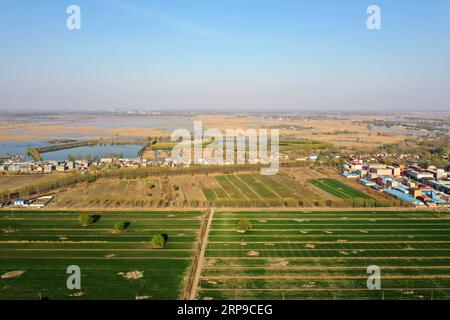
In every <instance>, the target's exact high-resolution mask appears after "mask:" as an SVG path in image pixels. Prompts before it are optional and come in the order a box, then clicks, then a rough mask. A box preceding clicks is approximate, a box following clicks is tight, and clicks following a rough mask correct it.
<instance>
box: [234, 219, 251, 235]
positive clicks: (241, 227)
mask: <svg viewBox="0 0 450 320" xmlns="http://www.w3.org/2000/svg"><path fill="white" fill-rule="evenodd" d="M237 229H238V231H244V232H245V231H248V230H251V229H252V223H251V222H250V220H249V219H241V220H239V221H238V223H237Z"/></svg>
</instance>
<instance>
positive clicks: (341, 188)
mask: <svg viewBox="0 0 450 320" xmlns="http://www.w3.org/2000/svg"><path fill="white" fill-rule="evenodd" d="M309 182H310V183H312V184H313V185H315V186H316V187H318V188H320V189H322V190H324V191H326V192H328V193H330V194H332V195H334V196H336V197H338V198H341V199H358V198H359V199H366V200H372V199H373V197H371V196H369V195H368V194H366V193H364V192H361V191H359V190H356V189H354V188H352V187H350V186H348V185H346V184H344V183H342V182H339V181H337V180H335V179H330V178H323V179H312V180H310V181H309Z"/></svg>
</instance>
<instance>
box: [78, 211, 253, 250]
mask: <svg viewBox="0 0 450 320" xmlns="http://www.w3.org/2000/svg"><path fill="white" fill-rule="evenodd" d="M98 220H100V215H91V214H85V213H82V214H80V215H79V216H78V221H79V222H80V224H81V226H82V227H88V226H90V225H92V224H93V223H95V222H97V221H98ZM129 225H130V223H129V222H128V221H117V222H116V223H115V224H114V231H115V232H116V233H120V232H122V231H125V230H126V229H127V228H128V227H129ZM246 227H247V226H246V225H243V228H246ZM168 239H169V235H168V234H167V233H161V234H156V235H154V236H153V237H152V238H151V240H150V246H151V247H152V248H153V249H161V248H164V247H165V245H166V243H167V241H168Z"/></svg>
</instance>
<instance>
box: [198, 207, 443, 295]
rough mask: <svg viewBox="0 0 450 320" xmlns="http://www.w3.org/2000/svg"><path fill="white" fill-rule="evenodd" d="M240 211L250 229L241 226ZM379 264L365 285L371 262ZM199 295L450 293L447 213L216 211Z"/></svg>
mask: <svg viewBox="0 0 450 320" xmlns="http://www.w3.org/2000/svg"><path fill="white" fill-rule="evenodd" d="M241 218H248V219H250V220H251V222H252V225H253V228H252V230H251V231H249V232H247V233H245V234H243V233H238V232H237V231H236V223H237V221H239V219H241ZM371 265H377V266H379V267H380V268H381V288H382V289H381V290H368V289H367V286H366V281H367V278H368V276H369V275H368V274H367V267H368V266H371ZM197 296H198V298H199V299H205V298H214V299H383V298H384V299H450V215H449V214H440V215H437V214H436V213H432V212H401V211H398V212H389V211H385V212H370V211H366V212H358V211H353V212H345V211H343V212H273V211H272V212H233V213H230V212H218V213H215V214H214V220H213V224H212V229H211V231H210V234H209V238H208V246H207V250H206V253H205V265H204V267H203V269H202V277H201V282H200V286H199V290H198V294H197Z"/></svg>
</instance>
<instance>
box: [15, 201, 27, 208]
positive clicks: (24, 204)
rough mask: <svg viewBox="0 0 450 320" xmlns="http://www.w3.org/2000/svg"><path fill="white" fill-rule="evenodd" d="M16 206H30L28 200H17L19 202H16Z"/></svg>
mask: <svg viewBox="0 0 450 320" xmlns="http://www.w3.org/2000/svg"><path fill="white" fill-rule="evenodd" d="M14 205H15V206H21V207H25V206H27V205H28V200H27V199H17V200H14Z"/></svg>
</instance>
